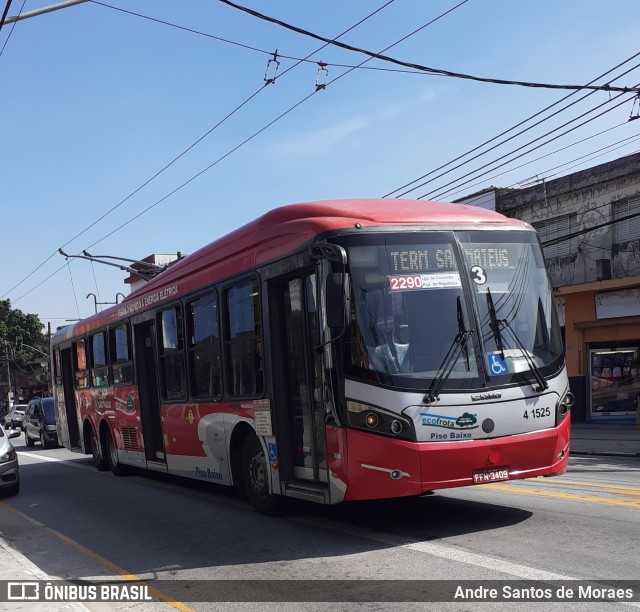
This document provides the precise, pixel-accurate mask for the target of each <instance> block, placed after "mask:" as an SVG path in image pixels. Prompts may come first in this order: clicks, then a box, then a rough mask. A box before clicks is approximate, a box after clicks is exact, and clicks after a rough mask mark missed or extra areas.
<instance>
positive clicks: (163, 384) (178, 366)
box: [156, 302, 187, 402]
mask: <svg viewBox="0 0 640 612" xmlns="http://www.w3.org/2000/svg"><path fill="white" fill-rule="evenodd" d="M171 311H173V312H176V313H177V316H176V325H175V329H176V332H177V338H176V341H177V345H178V346H177V347H168V346H165V325H164V313H166V312H171ZM156 325H157V338H156V340H157V341H156V346H157V353H158V355H157V358H158V369H159V374H160V396H161V398H162V400H163V401H165V402H184V401H185V400H186V399H187V369H186V362H185V330H184V308H183V306H182V303H181V302H174V303H173V304H168V305H167V306H166V307H164V308H162V309H159V310H158V311H157V313H156ZM174 372H177V376H176V375H175V374H174ZM168 374H170V376H168ZM172 381H173V382H174V383H175V382H178V383H179V389H178V388H177V387H175V386H174V385H173V384H172V386H171V388H170V387H169V384H168V383H170V382H172Z"/></svg>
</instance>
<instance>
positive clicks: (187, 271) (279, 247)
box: [56, 199, 527, 339]
mask: <svg viewBox="0 0 640 612" xmlns="http://www.w3.org/2000/svg"><path fill="white" fill-rule="evenodd" d="M356 224H360V225H361V226H362V227H371V226H376V227H384V226H387V227H391V226H420V227H429V226H434V227H456V228H465V227H468V228H477V227H478V226H481V225H486V226H492V227H496V228H498V227H499V228H514V229H515V228H520V229H522V228H524V227H527V225H526V224H525V223H523V222H522V221H519V220H517V219H511V218H508V217H505V216H504V215H501V214H499V213H496V212H494V211H491V210H486V209H483V208H478V207H475V206H467V205H464V204H449V203H444V202H427V201H419V200H396V199H349V200H326V201H318V202H306V203H301V204H289V205H287V206H281V207H279V208H275V209H273V210H271V211H269V212H267V213H265V214H264V215H262V216H261V217H258V218H257V219H255V220H253V221H251V222H249V223H247V224H246V225H244V226H242V227H240V228H238V229H236V230H234V231H233V232H231V233H229V234H227V235H225V236H222V237H221V238H218V239H217V240H215V241H214V242H212V243H210V244H208V245H206V246H204V247H202V248H201V249H199V250H197V251H195V252H194V253H192V254H190V255H188V256H186V257H185V258H184V259H181V260H179V261H178V262H176V263H175V264H173V265H172V266H171V267H169V268H168V269H167V270H166V271H164V272H162V273H161V274H159V275H158V276H157V277H155V278H154V279H152V280H151V281H149V282H148V283H146V284H145V285H144V286H142V287H140V288H139V289H137V290H136V291H133V292H132V293H131V294H129V295H128V296H127V297H126V298H125V299H124V300H123V301H122V302H121V303H120V304H118V305H116V306H113V307H111V308H109V309H107V310H104V311H102V312H100V313H98V314H96V315H93V316H92V317H89V318H88V319H85V320H83V321H80V322H79V323H76V324H75V325H73V326H68V327H66V328H64V329H62V330H60V331H59V332H58V333H57V334H56V336H64V337H69V336H70V335H76V334H80V333H85V332H86V331H89V330H90V329H95V328H96V327H99V326H101V325H106V324H107V323H112V322H114V321H117V320H118V319H121V318H124V317H126V316H129V315H133V314H135V313H136V312H142V311H143V310H146V309H147V307H148V306H152V305H155V304H156V303H158V302H162V301H164V300H167V299H170V298H172V297H176V296H178V295H184V294H186V293H190V292H191V291H193V290H195V289H197V288H198V287H201V286H202V287H203V286H206V285H207V284H210V283H213V282H215V281H216V280H220V279H224V278H226V277H228V276H231V275H232V274H235V273H239V272H241V271H242V270H247V269H251V268H253V267H254V266H256V265H260V264H264V263H267V262H269V261H273V260H275V259H277V258H278V257H281V256H284V255H286V254H288V253H291V252H293V251H295V250H296V249H299V248H301V247H303V246H305V245H306V244H311V242H312V241H313V239H314V238H315V237H316V236H318V235H319V234H322V233H323V232H329V231H332V230H340V229H348V228H354V227H355V225H356ZM58 339H60V338H58Z"/></svg>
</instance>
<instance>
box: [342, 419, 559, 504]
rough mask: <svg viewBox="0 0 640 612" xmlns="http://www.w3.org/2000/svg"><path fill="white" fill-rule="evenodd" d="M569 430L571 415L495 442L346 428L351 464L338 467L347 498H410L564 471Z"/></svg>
mask: <svg viewBox="0 0 640 612" xmlns="http://www.w3.org/2000/svg"><path fill="white" fill-rule="evenodd" d="M570 429H571V421H570V418H569V417H568V416H567V417H566V418H565V419H564V420H563V422H562V423H561V424H560V425H559V426H558V427H555V428H553V429H546V430H543V431H537V432H531V433H525V434H518V435H513V436H508V437H503V438H498V439H492V440H463V441H442V442H407V441H403V440H397V439H392V438H386V437H381V436H375V435H372V434H369V433H367V432H362V431H358V430H355V429H347V430H343V432H345V433H346V441H345V442H346V443H345V444H344V447H343V449H348V451H347V453H345V454H347V457H346V465H344V464H343V465H342V466H341V467H342V470H339V471H342V472H343V475H342V479H344V481H345V482H347V483H348V485H347V488H346V494H345V498H344V499H345V500H364V499H383V498H392V497H407V496H413V495H422V494H424V493H426V492H428V491H433V490H435V489H447V488H453V487H463V486H468V485H474V484H482V483H486V482H495V481H499V480H516V479H521V478H533V477H536V476H557V475H560V474H564V473H565V471H566V469H567V463H568V461H569V434H570ZM334 467H338V466H334ZM345 467H346V470H344V468H345ZM331 471H332V474H333V475H334V476H336V475H338V476H339V474H336V472H335V471H334V470H333V469H332V470H331ZM344 471H346V474H345V473H344Z"/></svg>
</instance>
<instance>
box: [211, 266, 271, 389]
mask: <svg viewBox="0 0 640 612" xmlns="http://www.w3.org/2000/svg"><path fill="white" fill-rule="evenodd" d="M248 283H250V285H251V294H250V296H249V297H252V298H254V299H253V300H252V313H251V319H252V322H253V329H252V330H251V331H244V330H243V331H240V332H238V333H234V331H233V327H234V323H236V324H240V326H242V324H243V323H246V321H240V319H237V320H235V321H234V319H235V318H236V315H239V314H240V312H241V311H240V310H239V309H237V308H233V309H232V308H230V300H231V299H232V295H231V294H232V292H234V291H235V290H238V289H239V288H240V287H242V286H243V285H246V284H248ZM261 294H262V291H261V287H260V279H259V278H258V276H257V275H252V276H248V277H245V278H241V279H237V280H236V281H235V282H234V283H232V284H228V285H226V286H225V287H224V292H223V299H222V301H221V302H222V305H223V321H224V338H225V341H224V362H225V372H226V376H225V384H226V388H227V394H228V396H229V397H231V398H234V399H236V398H256V397H263V396H264V392H265V376H264V341H263V329H264V325H263V321H262V304H261ZM241 297H242V296H241ZM246 314H247V313H245V315H246ZM251 371H253V372H254V375H253V381H251V380H250V379H247V377H246V376H245V375H246V374H247V373H249V372H251ZM251 383H253V384H251Z"/></svg>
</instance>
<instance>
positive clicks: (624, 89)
mask: <svg viewBox="0 0 640 612" xmlns="http://www.w3.org/2000/svg"><path fill="white" fill-rule="evenodd" d="M467 1H468V0H464V1H463V2H461V3H460V5H458V6H461V5H462V4H464V3H465V2H467ZM218 2H221V3H222V4H226V5H228V6H230V7H231V8H234V9H237V10H239V11H242V12H244V13H248V14H249V15H252V16H254V17H257V18H258V19H262V20H263V21H268V22H270V23H273V24H276V25H279V26H281V27H283V28H286V29H287V30H291V31H293V32H297V33H298V34H303V35H304V36H309V37H310V38H315V39H316V40H322V41H324V42H326V43H328V44H331V45H334V46H336V47H340V48H341V49H346V50H347V51H354V52H356V53H361V54H363V55H367V56H369V57H370V58H372V59H379V60H382V61H385V62H391V63H393V64H397V65H399V66H405V67H407V68H414V69H415V70H422V71H424V72H428V73H430V74H435V75H439V76H446V77H452V78H457V79H467V80H471V81H478V82H481V83H493V84H494V85H518V86H520V87H533V88H543V89H573V90H584V89H592V90H594V91H617V92H621V93H638V92H640V89H638V86H637V85H636V86H633V87H614V86H611V85H608V84H605V85H558V84H552V83H533V82H529V81H514V80H507V79H494V78H487V77H479V76H474V75H470V74H464V73H461V72H452V71H450V70H442V69H440V68H430V67H429V66H423V65H422V64H416V63H413V62H405V61H402V60H399V59H396V58H393V57H389V56H388V55H383V54H382V53H374V52H372V51H368V50H367V49H362V48H360V47H354V46H353V45H348V44H346V43H343V42H340V41H337V40H333V39H331V38H326V37H325V36H321V35H320V34H315V33H314V32H310V31H309V30H305V29H304V28H300V27H297V26H294V25H291V24H289V23H286V22H285V21H282V20H280V19H276V18H274V17H270V16H268V15H265V14H264V13H260V12H258V11H255V10H253V9H250V8H248V7H246V6H242V5H240V4H236V3H235V2H231V0H218ZM456 8H457V7H456Z"/></svg>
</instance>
